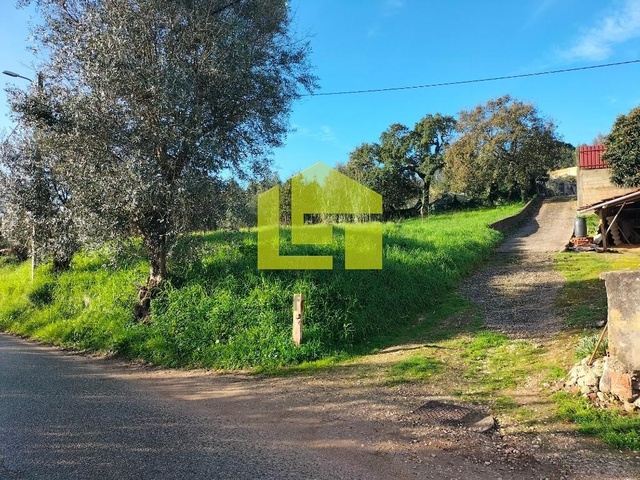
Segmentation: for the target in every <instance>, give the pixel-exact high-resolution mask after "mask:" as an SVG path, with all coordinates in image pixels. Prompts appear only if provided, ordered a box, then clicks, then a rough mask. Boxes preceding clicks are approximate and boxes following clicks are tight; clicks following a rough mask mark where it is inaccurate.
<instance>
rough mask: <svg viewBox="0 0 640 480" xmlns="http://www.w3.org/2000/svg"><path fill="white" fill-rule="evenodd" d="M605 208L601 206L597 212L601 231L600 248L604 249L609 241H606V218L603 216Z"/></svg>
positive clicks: (607, 232)
mask: <svg viewBox="0 0 640 480" xmlns="http://www.w3.org/2000/svg"><path fill="white" fill-rule="evenodd" d="M604 210H605V209H604V208H601V209H600V211H599V212H598V216H599V217H600V233H602V248H603V249H604V250H606V249H607V247H608V246H609V245H608V244H609V242H607V235H608V234H609V231H608V230H607V226H606V225H607V224H606V221H607V220H606V218H605V211H604Z"/></svg>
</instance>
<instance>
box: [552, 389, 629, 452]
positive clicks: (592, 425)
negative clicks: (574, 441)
mask: <svg viewBox="0 0 640 480" xmlns="http://www.w3.org/2000/svg"><path fill="white" fill-rule="evenodd" d="M554 398H555V400H556V402H557V404H558V415H559V416H560V418H561V419H563V420H566V421H571V422H575V423H576V424H577V425H578V431H579V432H581V433H585V434H588V435H595V436H597V437H599V438H601V439H602V440H604V441H605V442H606V443H607V444H609V445H611V446H612V447H614V448H618V449H627V450H640V416H638V415H633V414H625V413H624V412H621V411H620V410H618V409H602V408H596V407H594V406H593V405H591V404H590V403H589V402H588V401H587V400H586V399H585V398H582V397H575V396H572V395H569V394H567V393H557V394H555V396H554Z"/></svg>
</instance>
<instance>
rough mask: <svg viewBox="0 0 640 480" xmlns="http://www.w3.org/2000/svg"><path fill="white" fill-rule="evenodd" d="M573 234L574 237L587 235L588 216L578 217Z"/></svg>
mask: <svg viewBox="0 0 640 480" xmlns="http://www.w3.org/2000/svg"><path fill="white" fill-rule="evenodd" d="M573 236H574V237H586V236H587V219H586V218H583V217H576V221H575V222H574V224H573Z"/></svg>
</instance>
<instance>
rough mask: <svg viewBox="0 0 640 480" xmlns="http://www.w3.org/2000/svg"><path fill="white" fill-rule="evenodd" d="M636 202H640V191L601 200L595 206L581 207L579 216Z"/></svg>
mask: <svg viewBox="0 0 640 480" xmlns="http://www.w3.org/2000/svg"><path fill="white" fill-rule="evenodd" d="M636 200H640V189H638V190H636V191H634V192H631V193H625V194H624V195H618V196H617V197H613V198H607V199H604V200H601V201H600V202H598V203H594V204H593V205H585V206H583V207H580V208H578V215H582V214H583V213H587V212H590V211H592V210H597V209H599V208H605V207H613V206H616V205H622V204H623V203H628V202H635V201H636Z"/></svg>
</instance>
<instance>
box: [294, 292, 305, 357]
mask: <svg viewBox="0 0 640 480" xmlns="http://www.w3.org/2000/svg"><path fill="white" fill-rule="evenodd" d="M303 308H304V307H303V300H302V294H301V293H296V294H295V295H294V296H293V343H294V344H295V345H296V346H299V345H300V344H301V343H302V315H303Z"/></svg>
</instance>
